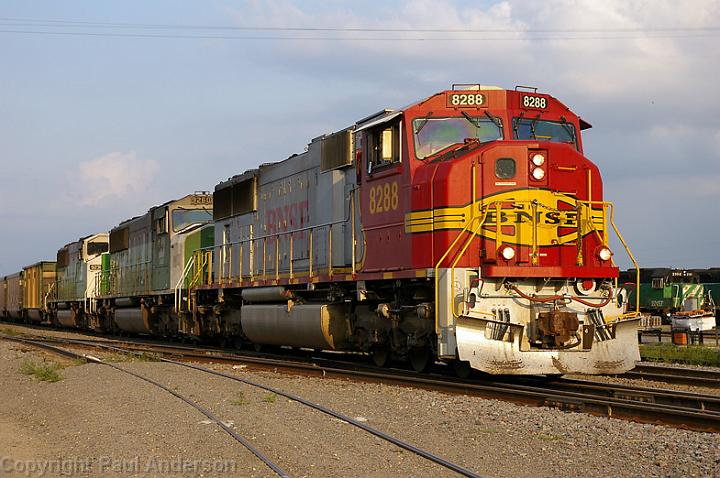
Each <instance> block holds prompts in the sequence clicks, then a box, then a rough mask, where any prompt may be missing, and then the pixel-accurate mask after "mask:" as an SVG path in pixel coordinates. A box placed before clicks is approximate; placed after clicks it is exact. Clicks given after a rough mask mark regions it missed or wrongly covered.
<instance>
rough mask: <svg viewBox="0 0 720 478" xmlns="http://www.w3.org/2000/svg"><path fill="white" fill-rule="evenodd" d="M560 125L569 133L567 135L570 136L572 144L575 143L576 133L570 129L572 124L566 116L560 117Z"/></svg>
mask: <svg viewBox="0 0 720 478" xmlns="http://www.w3.org/2000/svg"><path fill="white" fill-rule="evenodd" d="M560 124H561V125H562V127H563V129H564V130H565V131H567V134H568V136H570V139H571V140H572V142H573V143H575V132H574V130H573V128H571V127H570V123H568V121H567V120H566V119H565V117H564V116H561V117H560Z"/></svg>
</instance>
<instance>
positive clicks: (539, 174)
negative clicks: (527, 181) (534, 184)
mask: <svg viewBox="0 0 720 478" xmlns="http://www.w3.org/2000/svg"><path fill="white" fill-rule="evenodd" d="M532 177H533V179H535V180H537V181H540V180H541V179H542V178H544V177H545V170H544V169H543V168H535V169H533V171H532Z"/></svg>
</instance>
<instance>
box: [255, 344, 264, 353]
mask: <svg viewBox="0 0 720 478" xmlns="http://www.w3.org/2000/svg"><path fill="white" fill-rule="evenodd" d="M253 349H255V352H258V353H260V352H262V351H263V345H262V344H253Z"/></svg>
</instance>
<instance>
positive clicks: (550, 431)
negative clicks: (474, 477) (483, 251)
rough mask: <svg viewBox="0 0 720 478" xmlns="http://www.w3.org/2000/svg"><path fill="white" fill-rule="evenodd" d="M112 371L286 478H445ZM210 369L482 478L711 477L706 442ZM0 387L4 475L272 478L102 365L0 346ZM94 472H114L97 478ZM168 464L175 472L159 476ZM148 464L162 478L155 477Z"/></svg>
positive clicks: (458, 399)
mask: <svg viewBox="0 0 720 478" xmlns="http://www.w3.org/2000/svg"><path fill="white" fill-rule="evenodd" d="M28 357H31V358H33V359H34V360H40V359H41V358H43V357H44V358H46V359H48V360H53V361H55V362H61V363H64V364H65V365H67V368H65V369H63V370H62V372H61V373H62V375H63V377H64V378H63V380H61V381H60V382H56V383H45V382H38V381H37V380H35V379H34V378H32V377H29V376H26V375H22V374H20V373H19V368H20V364H21V363H22V361H23V360H25V359H26V358H28ZM118 365H119V366H121V367H123V368H128V369H130V370H133V371H134V372H137V373H141V374H144V375H147V376H148V377H151V378H153V379H155V380H158V381H160V382H161V383H163V384H165V385H167V386H169V387H170V388H172V389H174V390H176V391H177V392H179V393H181V394H183V395H186V396H187V397H189V398H191V399H193V400H196V401H197V402H199V403H200V404H202V405H203V406H205V407H206V408H208V409H209V410H211V411H212V412H213V413H214V414H216V415H217V416H219V417H221V419H222V420H223V421H225V422H226V423H227V424H229V425H230V426H232V428H233V429H234V430H235V431H236V432H237V433H239V434H241V435H243V436H245V437H247V438H248V439H249V440H250V441H251V442H252V443H253V444H254V445H255V446H257V447H258V448H259V449H260V450H261V451H262V452H264V453H266V454H267V455H269V456H270V457H271V458H272V459H273V460H275V461H276V463H278V464H279V465H280V466H281V467H283V468H284V469H285V470H286V471H288V472H289V474H290V475H291V476H361V477H364V476H368V477H370V476H374V477H375V476H419V477H424V476H433V477H435V476H441V477H442V476H455V475H454V474H453V473H452V472H450V471H448V470H446V469H444V468H442V467H440V466H438V465H434V464H432V463H429V462H427V461H425V460H423V459H421V458H419V457H417V456H416V455H414V454H412V453H410V452H407V451H405V450H402V449H400V448H398V447H396V446H393V445H390V444H388V443H386V442H384V441H381V440H380V439H379V438H376V437H373V436H371V435H369V434H367V433H366V432H363V431H361V430H359V429H357V428H355V427H353V426H351V425H349V424H347V423H344V422H342V421H340V420H337V419H334V418H331V417H328V416H326V415H324V414H321V413H319V412H316V411H311V410H309V409H307V408H306V407H304V406H303V405H301V404H299V403H297V402H293V401H289V400H287V399H285V398H283V397H280V396H273V395H271V394H268V393H267V392H265V391H262V390H258V389H256V388H254V387H251V386H247V385H243V384H240V383H237V382H233V381H231V380H228V379H225V378H221V377H212V376H209V375H206V374H203V373H201V372H198V371H191V370H188V369H186V368H181V367H179V366H176V365H172V364H164V363H157V362H123V363H120V364H118ZM212 367H213V368H216V369H218V370H222V371H224V372H228V373H232V374H236V375H239V376H243V377H247V378H250V379H252V380H255V381H259V382H261V383H264V384H266V385H269V386H273V387H277V388H280V389H282V390H285V391H288V392H291V393H295V394H297V395H300V396H302V397H304V398H307V399H310V400H312V401H315V402H317V403H321V404H323V405H325V406H328V407H330V408H333V409H335V410H337V411H340V412H342V413H345V414H347V415H349V416H351V417H354V418H356V419H359V420H363V421H366V422H367V423H368V424H369V425H371V426H374V427H377V428H379V429H380V430H383V431H385V432H387V433H390V434H392V435H395V436H396V437H398V438H401V439H404V440H406V441H408V442H410V443H412V444H414V445H416V446H419V447H421V448H424V449H427V450H429V451H432V452H434V453H437V454H439V455H440V456H442V457H444V458H447V459H449V460H451V461H454V462H456V463H458V464H461V465H463V466H466V467H468V468H470V469H472V470H474V471H476V472H478V473H480V474H482V475H485V476H493V477H506V476H507V477H515V476H533V477H545V476H547V477H557V476H580V475H581V476H584V477H595V476H597V477H601V476H602V477H607V476H621V477H625V476H647V477H654V476H658V477H665V476H678V477H680V476H683V477H684V476H720V446H718V443H719V440H718V437H717V435H714V434H708V433H697V432H690V431H685V430H679V429H675V428H669V427H664V426H654V425H647V424H637V423H632V422H626V421H622V420H617V419H611V418H605V417H595V416H591V415H585V414H579V413H571V412H563V411H559V410H555V409H548V408H538V407H527V406H522V405H516V404H512V403H508V402H502V401H497V400H488V399H482V398H478V397H468V396H460V395H447V394H443V393H440V392H431V391H424V390H418V389H414V388H410V387H401V386H394V385H383V384H368V383H357V382H352V381H347V380H340V379H331V378H320V377H306V376H295V375H288V374H282V373H273V372H268V371H256V370H251V369H249V368H245V367H238V366H234V367H233V366H230V365H220V364H214V365H212ZM0 377H2V386H0V465H2V466H4V467H7V466H8V463H10V464H15V465H18V464H22V463H34V462H38V463H42V462H43V460H51V461H52V460H55V461H57V462H58V463H59V461H58V460H60V459H65V460H66V462H65V463H69V462H72V463H74V464H76V465H77V466H75V468H76V469H75V470H74V471H77V473H75V474H74V475H72V476H253V477H254V476H258V477H260V476H274V475H273V473H272V472H271V471H270V470H269V469H268V468H267V467H265V465H263V464H262V463H261V462H260V461H259V460H258V459H257V458H255V457H254V456H253V455H251V454H250V453H249V452H248V451H246V450H245V449H244V448H242V447H241V446H240V445H239V444H238V443H237V442H235V441H234V440H232V439H231V438H230V436H229V435H227V434H226V433H225V432H224V431H222V430H221V429H220V428H219V427H217V426H216V425H215V424H212V423H208V420H207V418H206V417H205V416H203V415H201V414H200V413H199V412H197V411H196V410H194V409H192V408H191V407H189V406H188V405H187V404H185V403H183V402H181V401H180V400H178V399H177V398H175V397H173V396H172V395H170V394H168V393H167V392H164V391H162V390H159V389H157V388H155V387H153V386H151V385H149V384H147V383H145V382H142V381H140V380H138V379H137V378H134V377H131V376H128V375H126V374H122V373H120V372H118V371H116V370H112V369H110V368H109V367H103V366H98V365H93V364H85V365H77V364H74V363H71V362H69V361H63V359H60V358H58V357H55V356H50V355H47V354H46V353H43V352H38V351H37V350H34V349H32V348H30V347H27V346H24V345H18V344H14V343H9V342H4V341H0ZM665 385H666V384H665ZM3 457H9V458H10V459H9V460H8V459H5V461H2V460H3ZM27 460H34V461H30V462H27ZM112 460H114V461H112ZM181 460H182V461H181ZM108 462H111V463H110V464H115V465H116V467H117V468H115V469H113V468H112V467H105V468H102V467H101V465H103V464H104V465H108ZM85 464H87V465H88V467H87V468H82V465H85ZM178 464H185V466H186V467H188V470H187V471H186V472H181V471H177V470H174V469H172V467H173V465H178ZM193 464H196V465H195V468H193ZM121 465H124V466H125V469H120V467H121ZM161 466H167V467H168V468H170V469H169V470H159V471H158V468H159V467H161ZM203 466H205V468H203ZM146 467H150V469H149V471H147V472H146V471H145V469H146ZM153 467H154V468H153ZM207 467H210V468H209V469H208V468H207ZM213 467H215V468H214V469H212V468H213ZM3 471H7V468H6V469H5V470H3V469H2V468H0V476H6V475H4V474H3ZM59 471H62V470H59ZM59 471H58V470H51V472H50V473H46V474H45V475H41V474H39V473H37V474H34V475H33V474H30V475H28V474H27V473H25V474H23V473H20V472H17V473H14V474H13V473H10V474H7V476H61V473H60V472H59ZM165 471H167V472H165ZM62 476H68V474H67V473H66V474H64V475H62Z"/></svg>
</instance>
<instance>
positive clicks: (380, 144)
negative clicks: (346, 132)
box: [366, 121, 401, 173]
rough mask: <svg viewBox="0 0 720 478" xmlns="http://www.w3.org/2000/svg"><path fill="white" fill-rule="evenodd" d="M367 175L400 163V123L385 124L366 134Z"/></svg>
mask: <svg viewBox="0 0 720 478" xmlns="http://www.w3.org/2000/svg"><path fill="white" fill-rule="evenodd" d="M366 151H367V155H368V164H367V168H368V173H371V172H372V171H374V170H375V169H377V168H382V167H383V166H388V165H391V164H396V163H399V162H400V156H401V155H400V122H399V121H397V122H394V123H385V124H382V125H380V126H378V127H377V128H373V129H371V130H369V131H368V132H367V136H366Z"/></svg>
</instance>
